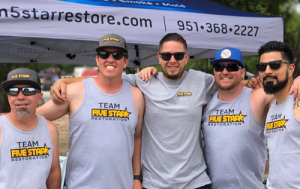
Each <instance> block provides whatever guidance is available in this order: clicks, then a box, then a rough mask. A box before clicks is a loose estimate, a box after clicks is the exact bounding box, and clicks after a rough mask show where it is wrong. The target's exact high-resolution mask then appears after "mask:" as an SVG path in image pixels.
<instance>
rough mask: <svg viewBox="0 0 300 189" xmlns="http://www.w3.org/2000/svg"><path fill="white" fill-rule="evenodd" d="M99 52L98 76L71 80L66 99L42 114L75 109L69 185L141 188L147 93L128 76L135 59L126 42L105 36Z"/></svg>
mask: <svg viewBox="0 0 300 189" xmlns="http://www.w3.org/2000/svg"><path fill="white" fill-rule="evenodd" d="M96 52H97V56H96V63H97V66H98V68H99V75H98V77H95V78H88V79H85V80H83V81H79V82H75V83H72V84H70V85H69V86H68V88H67V91H66V99H67V100H66V103H64V104H62V105H57V104H55V103H54V102H53V101H52V100H50V101H49V102H48V103H46V104H45V105H43V106H41V107H40V108H38V114H41V115H44V116H45V117H46V118H48V119H50V120H53V119H57V118H59V117H61V116H63V115H65V114H66V113H69V116H70V122H69V140H70V142H69V146H70V152H69V155H68V161H67V172H66V181H67V188H70V189H74V188H75V189H77V188H78V189H81V188H116V189H117V188H118V189H119V188H122V189H132V188H134V189H141V188H142V185H141V181H140V180H139V177H138V175H140V172H141V165H140V156H141V132H142V120H143V113H144V98H143V95H142V93H141V91H140V90H139V89H138V88H136V87H133V86H131V85H130V84H129V83H128V82H127V81H125V80H122V72H123V69H124V68H125V67H126V66H127V64H128V62H129V59H128V51H127V46H126V41H125V39H124V38H123V37H121V36H119V35H116V34H108V35H105V36H103V37H102V38H101V39H100V40H99V46H98V47H97V48H96ZM134 175H136V176H135V177H134ZM136 178H137V179H136Z"/></svg>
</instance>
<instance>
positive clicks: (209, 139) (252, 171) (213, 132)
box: [202, 87, 267, 189]
mask: <svg viewBox="0 0 300 189" xmlns="http://www.w3.org/2000/svg"><path fill="white" fill-rule="evenodd" d="M250 95H251V89H249V88H246V87H244V88H243V91H242V93H241V94H240V95H239V96H238V97H237V98H236V99H234V100H232V101H221V100H219V99H218V92H216V93H215V94H214V95H213V98H212V99H211V101H210V102H209V103H208V105H207V108H206V110H205V114H204V116H203V118H204V121H203V125H202V127H203V135H204V140H205V149H204V157H205V160H206V163H207V167H208V175H209V177H210V179H211V182H212V189H224V188H226V189H262V188H264V187H263V174H264V168H265V162H266V152H267V151H266V146H265V139H264V136H263V132H264V126H263V125H261V124H260V123H258V122H257V120H256V119H255V117H254V116H253V113H252V110H251V107H250Z"/></svg>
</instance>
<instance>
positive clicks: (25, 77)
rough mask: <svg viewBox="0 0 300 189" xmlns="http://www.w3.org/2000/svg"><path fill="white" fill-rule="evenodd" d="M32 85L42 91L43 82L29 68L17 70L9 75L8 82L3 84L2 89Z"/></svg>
mask: <svg viewBox="0 0 300 189" xmlns="http://www.w3.org/2000/svg"><path fill="white" fill-rule="evenodd" d="M20 84H25V85H30V86H32V87H34V88H36V89H39V90H41V81H40V78H39V76H38V75H37V73H36V72H35V71H33V70H31V69H28V68H17V69H15V70H12V71H10V72H9V73H8V75H7V80H6V81H4V82H3V83H2V88H3V89H4V90H6V89H7V88H9V87H11V86H13V85H20Z"/></svg>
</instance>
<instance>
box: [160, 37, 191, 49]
mask: <svg viewBox="0 0 300 189" xmlns="http://www.w3.org/2000/svg"><path fill="white" fill-rule="evenodd" d="M168 41H178V42H180V43H182V44H183V46H184V48H185V50H187V44H186V40H185V39H184V38H183V37H182V36H181V35H180V34H178V33H168V34H167V35H165V36H164V37H163V38H162V39H161V40H160V42H159V49H161V47H162V46H163V44H164V43H165V42H168Z"/></svg>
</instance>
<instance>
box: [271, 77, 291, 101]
mask: <svg viewBox="0 0 300 189" xmlns="http://www.w3.org/2000/svg"><path fill="white" fill-rule="evenodd" d="M292 84H293V79H289V81H288V83H287V84H286V85H285V87H284V88H283V89H281V90H280V91H278V92H277V93H275V94H274V97H275V99H276V104H282V103H284V102H285V100H286V99H287V97H288V96H289V93H290V89H291V86H292Z"/></svg>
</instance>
